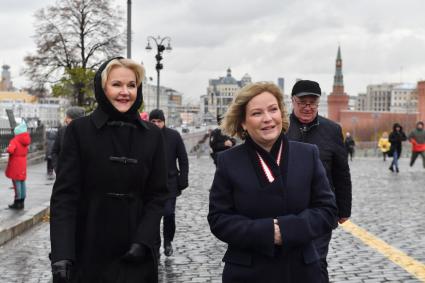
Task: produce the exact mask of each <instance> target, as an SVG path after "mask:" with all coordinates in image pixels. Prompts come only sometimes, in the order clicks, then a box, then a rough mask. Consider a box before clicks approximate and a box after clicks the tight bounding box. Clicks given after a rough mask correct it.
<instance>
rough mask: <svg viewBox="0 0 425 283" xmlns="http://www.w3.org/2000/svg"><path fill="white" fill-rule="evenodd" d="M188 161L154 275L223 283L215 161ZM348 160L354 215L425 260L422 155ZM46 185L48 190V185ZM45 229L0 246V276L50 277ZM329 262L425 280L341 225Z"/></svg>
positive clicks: (333, 272) (361, 275)
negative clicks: (213, 217) (212, 198)
mask: <svg viewBox="0 0 425 283" xmlns="http://www.w3.org/2000/svg"><path fill="white" fill-rule="evenodd" d="M189 161H190V187H189V188H187V189H186V190H185V191H184V192H183V194H182V196H181V197H179V198H178V200H177V209H176V218H177V232H176V236H175V240H174V243H173V246H174V254H173V255H172V256H171V257H165V256H164V255H163V254H162V255H161V260H160V280H159V282H164V283H165V282H221V272H222V269H223V263H222V262H221V258H222V256H223V255H224V251H225V249H226V245H225V244H224V243H222V242H220V241H218V240H217V239H216V238H214V236H213V235H212V234H211V233H210V231H209V227H208V223H207V220H206V216H207V212H208V193H209V192H208V190H209V187H210V185H211V182H212V178H213V173H214V165H213V164H212V160H211V159H210V158H209V157H208V156H201V157H200V158H196V157H193V156H191V157H190V159H189ZM419 161H420V160H419ZM350 166H351V171H352V179H353V214H352V218H351V221H352V222H353V223H355V224H356V225H358V226H360V227H362V228H363V229H366V230H367V231H368V232H369V233H372V234H373V235H375V236H376V237H378V238H380V239H381V240H383V241H385V242H386V243H387V244H389V245H391V246H393V247H395V248H397V249H399V250H401V251H403V252H404V253H405V254H406V255H407V256H409V257H411V258H412V259H415V260H417V261H418V262H420V263H421V264H422V265H424V264H425V231H424V230H425V219H424V217H423V215H425V169H423V168H421V162H418V161H417V163H416V164H415V166H414V167H413V168H410V167H408V160H407V159H402V160H401V163H400V173H398V174H397V173H392V172H390V171H389V170H388V166H389V162H388V161H387V162H383V161H382V160H381V159H378V158H358V159H354V161H353V162H351V163H350ZM40 168H41V167H40ZM41 172H42V170H41V169H40V176H39V177H40V180H39V181H38V183H39V184H44V183H48V182H46V181H44V182H43V181H42V179H43V178H44V179H45V176H42V173H41ZM44 187H45V190H49V187H48V185H45V186H44ZM50 189H51V188H50ZM9 193H11V192H9ZM3 202H4V203H6V201H3ZM3 202H2V205H4V204H3ZM4 212H6V210H5V211H1V212H0V214H2V213H4ZM7 212H8V211H7ZM0 219H1V215H0ZM48 233H49V226H48V223H46V222H44V223H42V224H40V225H38V226H36V227H35V228H33V229H31V230H30V231H28V232H26V233H24V234H23V235H21V236H18V237H16V238H15V239H14V240H12V241H10V242H8V243H6V244H5V245H3V246H1V247H0V262H1V264H0V282H50V272H49V261H48V258H47V254H48V252H49V246H50V245H49V235H48ZM161 252H162V249H161ZM328 262H329V274H330V279H331V281H332V282H370V283H372V282H425V281H421V280H420V279H418V278H416V277H415V276H413V275H412V274H410V273H408V272H407V271H406V270H405V269H403V268H402V267H400V266H398V265H397V264H395V263H394V262H392V261H391V260H389V259H388V258H387V257H386V256H384V255H382V254H381V253H379V252H378V251H376V250H375V249H374V248H371V247H369V246H368V245H366V244H365V243H364V242H362V241H361V240H360V239H358V238H356V237H355V236H353V235H352V234H351V233H349V232H347V231H346V230H344V229H342V228H338V229H336V230H335V231H334V236H333V240H332V242H331V246H330V251H329V257H328Z"/></svg>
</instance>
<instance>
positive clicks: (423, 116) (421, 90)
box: [418, 81, 425, 122]
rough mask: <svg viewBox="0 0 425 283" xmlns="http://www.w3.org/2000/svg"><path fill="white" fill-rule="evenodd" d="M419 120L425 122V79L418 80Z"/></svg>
mask: <svg viewBox="0 0 425 283" xmlns="http://www.w3.org/2000/svg"><path fill="white" fill-rule="evenodd" d="M418 112H419V114H418V121H422V122H425V81H420V82H418Z"/></svg>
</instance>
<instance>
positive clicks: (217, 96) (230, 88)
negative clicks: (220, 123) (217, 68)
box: [201, 68, 252, 117]
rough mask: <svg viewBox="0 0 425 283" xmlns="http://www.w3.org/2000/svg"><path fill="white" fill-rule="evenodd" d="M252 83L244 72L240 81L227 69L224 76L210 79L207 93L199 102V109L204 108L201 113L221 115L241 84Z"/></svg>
mask: <svg viewBox="0 0 425 283" xmlns="http://www.w3.org/2000/svg"><path fill="white" fill-rule="evenodd" d="M250 83H252V78H251V77H250V76H249V75H248V74H245V75H244V76H243V77H242V79H241V80H240V81H238V80H236V79H235V78H234V77H233V76H232V70H231V69H230V68H228V69H227V73H226V76H225V77H220V78H218V79H210V80H209V82H208V87H207V95H206V97H204V98H201V99H203V100H204V101H203V102H202V103H201V105H202V106H203V107H202V108H203V109H202V108H201V109H202V110H204V111H205V110H206V109H207V112H204V113H203V114H207V113H209V114H208V115H209V116H211V115H212V116H214V117H217V116H222V115H224V113H226V111H227V108H228V107H229V105H230V103H231V102H232V100H233V97H234V96H235V94H236V92H237V91H238V90H239V89H240V88H241V87H243V86H245V85H247V84H250Z"/></svg>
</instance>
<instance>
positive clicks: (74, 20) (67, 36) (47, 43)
mask: <svg viewBox="0 0 425 283" xmlns="http://www.w3.org/2000/svg"><path fill="white" fill-rule="evenodd" d="M35 17H36V20H37V23H36V35H35V42H36V45H37V51H36V53H35V54H30V55H28V56H26V57H25V58H24V60H25V62H26V64H27V65H28V67H27V69H26V70H25V74H26V75H27V76H28V77H29V78H30V80H31V81H32V82H33V83H34V84H35V85H40V84H45V83H50V84H55V83H56V84H57V83H59V84H60V80H61V79H62V78H63V76H66V75H67V74H69V73H70V72H72V71H73V70H75V69H78V70H83V72H84V71H86V70H87V71H92V70H94V69H95V68H96V67H98V65H99V64H100V62H102V61H103V60H105V59H106V58H109V57H112V56H117V55H119V54H121V53H122V51H123V49H124V45H123V44H122V43H123V42H124V40H125V33H124V31H123V30H122V29H121V27H122V23H123V20H122V17H121V16H120V15H118V14H117V13H115V12H114V10H113V9H112V8H111V4H110V0H57V2H56V4H55V5H52V6H49V7H47V8H44V9H41V10H39V11H37V12H36V15H35ZM77 77H78V76H77ZM72 83H73V85H74V87H73V89H74V91H73V92H72V94H71V95H72V96H73V97H72V98H73V100H74V101H76V102H77V104H78V105H83V104H84V102H85V99H86V92H85V91H84V90H85V89H87V86H86V85H85V84H86V82H82V81H78V80H77V81H74V82H72ZM63 95H67V93H64V94H63Z"/></svg>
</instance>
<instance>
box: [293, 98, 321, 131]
mask: <svg viewBox="0 0 425 283" xmlns="http://www.w3.org/2000/svg"><path fill="white" fill-rule="evenodd" d="M318 106H319V98H318V97H317V96H314V95H307V96H303V97H296V96H293V97H292V108H293V109H294V115H295V116H296V117H297V118H298V120H300V122H301V123H304V124H308V123H310V122H312V121H313V120H314V119H315V118H316V116H317V112H318V109H317V107H318Z"/></svg>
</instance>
